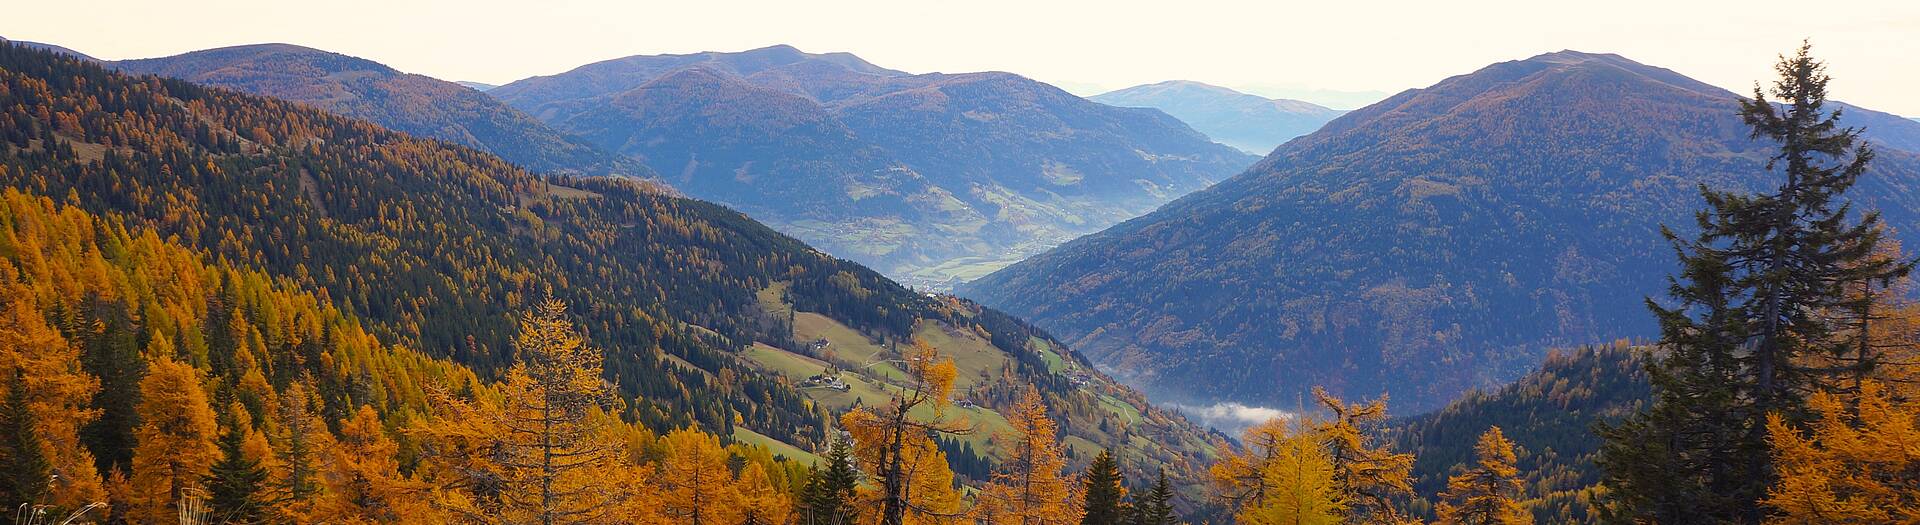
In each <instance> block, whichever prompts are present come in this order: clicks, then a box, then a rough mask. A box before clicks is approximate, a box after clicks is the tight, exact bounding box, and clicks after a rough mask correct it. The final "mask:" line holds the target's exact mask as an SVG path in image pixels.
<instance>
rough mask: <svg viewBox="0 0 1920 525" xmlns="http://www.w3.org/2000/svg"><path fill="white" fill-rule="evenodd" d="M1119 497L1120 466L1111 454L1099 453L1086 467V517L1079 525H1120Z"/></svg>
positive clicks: (1106, 452)
mask: <svg viewBox="0 0 1920 525" xmlns="http://www.w3.org/2000/svg"><path fill="white" fill-rule="evenodd" d="M1120 495H1121V494H1120V466H1119V465H1118V464H1116V463H1115V462H1114V460H1113V453H1112V452H1108V451H1104V450H1103V451H1100V455H1097V456H1094V457H1093V464H1092V465H1089V466H1087V473H1086V502H1087V515H1086V516H1084V517H1082V518H1081V519H1080V523H1081V525H1120V524H1121V519H1122V517H1123V515H1122V514H1120V510H1121V509H1120Z"/></svg>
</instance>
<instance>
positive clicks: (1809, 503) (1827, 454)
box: [1764, 381, 1920, 524]
mask: <svg viewBox="0 0 1920 525" xmlns="http://www.w3.org/2000/svg"><path fill="white" fill-rule="evenodd" d="M1861 386H1862V387H1863V388H1862V390H1861V392H1860V393H1859V394H1858V397H1857V399H1849V398H1850V397H1853V396H1850V395H1846V394H1835V393H1827V392H1822V393H1817V394H1814V395H1813V397H1812V398H1811V399H1809V400H1808V406H1809V408H1811V409H1812V411H1813V414H1814V416H1813V420H1812V423H1811V427H1812V428H1810V429H1809V430H1806V431H1801V430H1800V429H1797V428H1795V427H1794V426H1793V425H1791V424H1789V423H1788V422H1787V420H1786V418H1784V417H1781V416H1779V415H1775V416H1773V417H1771V418H1769V419H1768V421H1767V433H1768V435H1769V436H1770V439H1771V440H1772V444H1773V451H1772V454H1773V460H1774V463H1775V465H1776V466H1777V468H1778V470H1779V481H1778V482H1777V483H1775V484H1774V485H1773V486H1772V487H1771V488H1769V489H1768V491H1767V498H1766V499H1765V500H1764V504H1765V505H1766V506H1767V507H1768V508H1770V509H1772V510H1773V511H1774V514H1773V515H1772V516H1771V517H1770V518H1769V519H1768V520H1767V521H1768V522H1770V523H1783V524H1784V523H1833V524H1868V523H1920V409H1916V406H1915V405H1914V404H1913V401H1912V400H1904V402H1903V400H1899V399H1896V398H1895V397H1894V396H1892V395H1890V393H1889V391H1888V390H1887V389H1886V387H1885V386H1882V385H1881V384H1879V383H1878V382H1875V381H1867V382H1864V383H1862V385H1861Z"/></svg>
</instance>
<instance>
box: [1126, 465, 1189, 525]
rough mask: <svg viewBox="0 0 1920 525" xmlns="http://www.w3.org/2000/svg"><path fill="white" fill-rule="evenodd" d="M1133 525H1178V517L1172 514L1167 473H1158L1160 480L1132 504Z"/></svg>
mask: <svg viewBox="0 0 1920 525" xmlns="http://www.w3.org/2000/svg"><path fill="white" fill-rule="evenodd" d="M1133 510H1134V518H1133V524H1134V525H1179V523H1180V517H1179V516H1176V515H1174V513H1173V486H1172V485H1168V484H1167V472H1166V471H1164V470H1162V471H1160V479H1159V480H1157V481H1154V482H1153V488H1151V489H1148V490H1147V492H1146V493H1145V494H1143V495H1141V497H1140V498H1138V499H1135V500H1134V502H1133Z"/></svg>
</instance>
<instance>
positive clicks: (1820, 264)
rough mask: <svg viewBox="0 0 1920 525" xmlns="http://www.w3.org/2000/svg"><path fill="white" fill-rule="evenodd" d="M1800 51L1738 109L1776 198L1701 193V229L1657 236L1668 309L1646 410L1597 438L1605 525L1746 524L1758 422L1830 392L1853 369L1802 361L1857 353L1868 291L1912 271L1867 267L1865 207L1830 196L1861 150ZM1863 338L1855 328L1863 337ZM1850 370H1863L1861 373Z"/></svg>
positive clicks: (1762, 445)
mask: <svg viewBox="0 0 1920 525" xmlns="http://www.w3.org/2000/svg"><path fill="white" fill-rule="evenodd" d="M1810 51H1811V48H1810V47H1809V46H1806V45H1803V46H1801V48H1800V49H1799V52H1798V53H1796V54H1795V55H1794V56H1792V57H1782V58H1781V60H1780V62H1779V63H1778V64H1777V65H1776V66H1775V70H1776V71H1777V72H1778V73H1779V74H1780V77H1779V79H1778V81H1776V82H1775V83H1774V85H1773V89H1772V90H1771V91H1772V94H1773V95H1774V96H1775V97H1778V98H1779V103H1780V104H1782V105H1781V106H1776V103H1775V102H1774V101H1771V100H1768V98H1767V93H1766V92H1765V91H1763V90H1762V89H1761V88H1760V87H1759V86H1755V88H1754V97H1753V98H1752V99H1751V100H1744V101H1741V115H1742V117H1743V118H1744V119H1745V121H1746V123H1747V125H1748V126H1749V127H1751V128H1752V130H1753V136H1754V138H1757V139H1765V140H1768V141H1772V142H1775V143H1777V144H1778V145H1779V147H1778V150H1777V153H1776V154H1775V155H1774V156H1773V158H1772V159H1771V160H1770V161H1769V163H1768V166H1767V167H1768V170H1769V171H1772V170H1774V169H1778V170H1779V173H1780V178H1779V179H1778V180H1779V183H1778V186H1776V187H1775V188H1774V189H1772V190H1770V191H1766V192H1762V193H1758V194H1745V193H1739V192H1733V191H1721V190H1714V189H1709V188H1704V187H1703V188H1701V193H1702V195H1703V196H1704V197H1705V199H1706V202H1707V205H1708V207H1709V209H1707V210H1703V211H1701V212H1700V213H1699V214H1698V216H1697V218H1696V222H1697V224H1698V227H1699V230H1700V232H1699V234H1698V236H1697V237H1695V238H1694V239H1692V240H1683V239H1681V238H1680V237H1679V236H1678V235H1677V234H1675V233H1674V232H1672V231H1671V230H1665V231H1664V234H1665V235H1666V237H1667V239H1668V240H1669V241H1670V242H1671V243H1672V244H1673V245H1674V248H1675V251H1676V252H1677V254H1678V256H1679V259H1680V263H1681V264H1680V266H1681V270H1680V274H1679V275H1678V276H1676V277H1675V278H1673V279H1670V283H1671V284H1670V286H1669V292H1668V293H1669V295H1670V296H1671V297H1672V301H1670V302H1668V303H1664V304H1663V303H1661V302H1656V301H1654V300H1652V299H1649V300H1648V301H1647V302H1648V306H1649V308H1650V309H1652V310H1653V312H1654V315H1655V317H1656V318H1657V319H1658V320H1659V322H1660V329H1661V341H1660V342H1661V345H1660V346H1661V348H1663V349H1664V350H1665V351H1666V355H1665V356H1664V357H1662V358H1660V359H1657V360H1654V361H1653V364H1651V365H1650V366H1649V370H1648V372H1649V379H1650V381H1651V383H1652V385H1653V387H1654V391H1655V395H1654V401H1653V403H1652V404H1651V405H1650V406H1648V407H1647V408H1646V409H1644V410H1643V412H1641V413H1639V414H1636V415H1634V416H1632V417H1630V418H1628V419H1627V420H1625V421H1623V422H1622V423H1620V424H1619V425H1617V426H1614V427H1610V428H1607V429H1605V430H1604V433H1605V434H1606V437H1607V443H1606V444H1605V445H1604V446H1603V448H1602V451H1601V456H1600V463H1601V464H1602V465H1603V467H1604V468H1605V469H1606V472H1607V479H1606V481H1605V484H1606V486H1607V489H1608V492H1607V497H1608V502H1607V504H1606V505H1605V506H1604V507H1603V509H1602V513H1603V514H1605V515H1606V516H1608V517H1609V518H1610V519H1612V520H1616V521H1622V522H1628V521H1648V520H1651V521H1658V522H1662V523H1693V522H1737V523H1757V522H1759V521H1760V519H1761V517H1762V515H1761V510H1760V508H1761V506H1760V505H1759V504H1758V501H1759V500H1760V498H1761V497H1762V496H1764V494H1765V489H1766V487H1767V486H1768V485H1769V484H1770V483H1771V480H1772V478H1773V476H1774V475H1775V473H1774V471H1773V467H1772V465H1771V464H1770V460H1769V457H1770V456H1769V455H1768V454H1767V452H1766V451H1767V443H1766V438H1767V431H1766V424H1765V423H1766V418H1767V417H1768V415H1769V414H1773V413H1779V414H1781V415H1783V416H1784V417H1785V418H1786V421H1787V422H1788V424H1790V425H1795V426H1797V425H1799V424H1800V423H1801V422H1802V421H1804V419H1805V407H1804V399H1805V396H1806V395H1808V394H1810V393H1813V392H1817V391H1822V390H1829V389H1833V388H1836V385H1837V384H1840V383H1841V381H1840V380H1839V378H1842V377H1850V376H1851V374H1850V372H1851V370H1849V369H1847V368H1845V367H1840V368H1832V367H1819V366H1807V363H1809V362H1810V358H1814V357H1821V356H1841V355H1845V354H1847V353H1849V352H1850V351H1854V350H1857V345H1855V344H1849V341H1848V340H1847V338H1846V337H1844V331H1845V330H1846V328H1847V325H1848V324H1849V323H1848V322H1847V319H1846V318H1847V317H1848V316H1849V315H1850V313H1852V312H1859V311H1862V309H1863V307H1864V305H1863V302H1865V301H1871V297H1870V294H1849V293H1848V292H1847V287H1848V286H1851V285H1855V284H1857V283H1876V282H1877V283H1881V284H1884V283H1886V282H1889V281H1891V280H1893V279H1896V278H1898V277H1900V276H1902V275H1905V274H1906V273H1907V272H1908V271H1909V270H1910V269H1911V263H1909V262H1905V261H1900V260H1895V259H1891V258H1875V257H1874V254H1875V253H1876V251H1877V250H1878V249H1879V243H1880V238H1881V223H1880V218H1879V215H1878V214H1877V213H1865V214H1861V215H1860V216H1859V217H1858V219H1857V220H1856V219H1855V217H1854V214H1853V213H1852V208H1851V206H1850V205H1849V204H1847V203H1846V202H1844V200H1842V199H1841V196H1842V194H1844V193H1845V192H1846V191H1847V190H1848V189H1849V188H1851V187H1852V186H1853V184H1854V183H1855V182H1856V181H1857V180H1858V179H1859V178H1860V177H1861V176H1862V175H1863V174H1865V173H1866V170H1867V166H1868V164H1869V162H1871V161H1872V159H1873V151H1872V150H1871V149H1870V148H1869V147H1868V146H1867V144H1866V143H1865V142H1864V141H1862V140H1861V138H1860V132H1859V130H1857V129H1854V128H1841V127H1840V126H1839V121H1840V116H1841V115H1840V113H1841V112H1840V111H1839V110H1833V111H1828V110H1827V109H1826V108H1825V103H1826V92H1827V82H1828V80H1829V79H1828V77H1827V75H1826V73H1825V65H1824V64H1822V63H1821V62H1820V61H1818V60H1815V59H1814V58H1813V57H1812V56H1811V54H1810ZM1862 336H1864V334H1862ZM1861 366H1867V364H1866V363H1861Z"/></svg>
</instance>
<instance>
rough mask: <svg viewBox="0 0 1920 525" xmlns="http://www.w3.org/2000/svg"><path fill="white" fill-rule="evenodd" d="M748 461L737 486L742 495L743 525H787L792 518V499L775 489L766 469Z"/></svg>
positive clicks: (784, 492) (785, 493)
mask: <svg viewBox="0 0 1920 525" xmlns="http://www.w3.org/2000/svg"><path fill="white" fill-rule="evenodd" d="M761 465H762V464H761V463H760V462H757V461H750V462H747V466H746V468H743V469H741V470H740V479H739V481H738V483H736V484H735V485H736V486H737V487H738V488H739V490H738V492H739V494H740V515H741V516H740V523H741V525H785V524H786V523H787V521H788V520H789V519H791V518H792V517H793V498H792V497H791V496H789V495H788V494H787V492H786V491H783V490H781V489H780V488H779V487H776V486H774V481H773V478H772V477H771V476H770V475H769V474H768V473H767V468H766V467H764V466H761Z"/></svg>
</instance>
